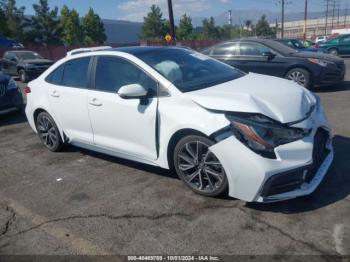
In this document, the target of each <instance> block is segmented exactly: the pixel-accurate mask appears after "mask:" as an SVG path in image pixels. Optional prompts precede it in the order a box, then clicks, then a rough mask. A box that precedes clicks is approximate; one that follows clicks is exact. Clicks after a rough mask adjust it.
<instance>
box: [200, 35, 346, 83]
mask: <svg viewBox="0 0 350 262" xmlns="http://www.w3.org/2000/svg"><path fill="white" fill-rule="evenodd" d="M202 53H203V54H206V55H209V56H211V57H213V58H216V59H218V60H220V61H222V62H224V63H226V64H229V65H231V66H234V67H236V68H238V69H241V70H242V71H244V72H254V73H259V74H265V75H272V76H277V77H283V78H287V79H290V80H293V81H295V82H297V83H298V84H300V85H302V86H304V87H306V88H312V87H314V86H323V85H332V84H335V83H339V82H341V81H343V80H344V75H345V64H344V61H343V60H342V59H341V58H338V57H336V56H333V55H328V54H323V53H311V52H298V51H296V50H294V49H292V48H290V47H288V46H285V45H283V44H281V43H278V42H276V41H273V40H270V39H259V38H253V39H251V38H249V39H240V40H235V41H229V42H225V43H222V44H218V45H215V46H213V47H211V48H208V49H206V50H204V51H202Z"/></svg>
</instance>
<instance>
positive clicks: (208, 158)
mask: <svg viewBox="0 0 350 262" xmlns="http://www.w3.org/2000/svg"><path fill="white" fill-rule="evenodd" d="M213 144H214V142H213V141H212V140H210V139H208V138H206V137H203V136H198V135H190V136H186V137H184V138H182V139H181V140H180V141H179V142H178V143H177V145H176V146H175V149H174V155H173V160H174V167H175V170H176V173H177V174H178V176H179V177H180V178H181V180H182V181H183V182H184V183H185V184H186V185H187V186H188V187H189V188H190V189H191V190H193V191H194V192H196V193H198V194H201V195H205V196H211V197H214V196H219V195H222V194H223V193H225V192H227V189H228V181H227V177H226V173H225V170H224V168H223V166H222V165H221V163H220V161H219V160H218V158H217V157H216V156H215V155H214V153H213V152H211V151H210V150H209V147H210V146H212V145H213Z"/></svg>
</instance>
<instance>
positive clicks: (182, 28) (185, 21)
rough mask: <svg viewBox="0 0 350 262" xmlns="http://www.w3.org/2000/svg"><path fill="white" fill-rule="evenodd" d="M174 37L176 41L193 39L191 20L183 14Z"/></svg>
mask: <svg viewBox="0 0 350 262" xmlns="http://www.w3.org/2000/svg"><path fill="white" fill-rule="evenodd" d="M176 37H177V39H178V40H189V39H192V38H193V25H192V18H191V17H190V16H187V15H186V14H184V15H183V16H182V17H181V19H180V23H179V27H178V29H177V31H176Z"/></svg>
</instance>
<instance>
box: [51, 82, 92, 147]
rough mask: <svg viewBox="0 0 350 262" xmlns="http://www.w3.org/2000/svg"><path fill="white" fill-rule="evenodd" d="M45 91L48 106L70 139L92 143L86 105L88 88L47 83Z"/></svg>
mask: <svg viewBox="0 0 350 262" xmlns="http://www.w3.org/2000/svg"><path fill="white" fill-rule="evenodd" d="M46 91H47V97H48V99H49V104H50V108H51V110H52V112H53V113H54V114H55V115H56V117H57V121H58V122H59V123H60V125H61V128H62V129H63V130H64V133H65V135H66V136H67V137H69V139H70V141H81V142H84V143H88V144H92V143H93V133H92V129H91V124H90V120H89V112H88V107H87V95H88V90H86V89H81V88H74V87H65V86H55V85H52V84H49V83H47V84H46Z"/></svg>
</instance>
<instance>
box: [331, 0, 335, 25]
mask: <svg viewBox="0 0 350 262" xmlns="http://www.w3.org/2000/svg"><path fill="white" fill-rule="evenodd" d="M334 11H335V0H333V13H332V30H333V25H334Z"/></svg>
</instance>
